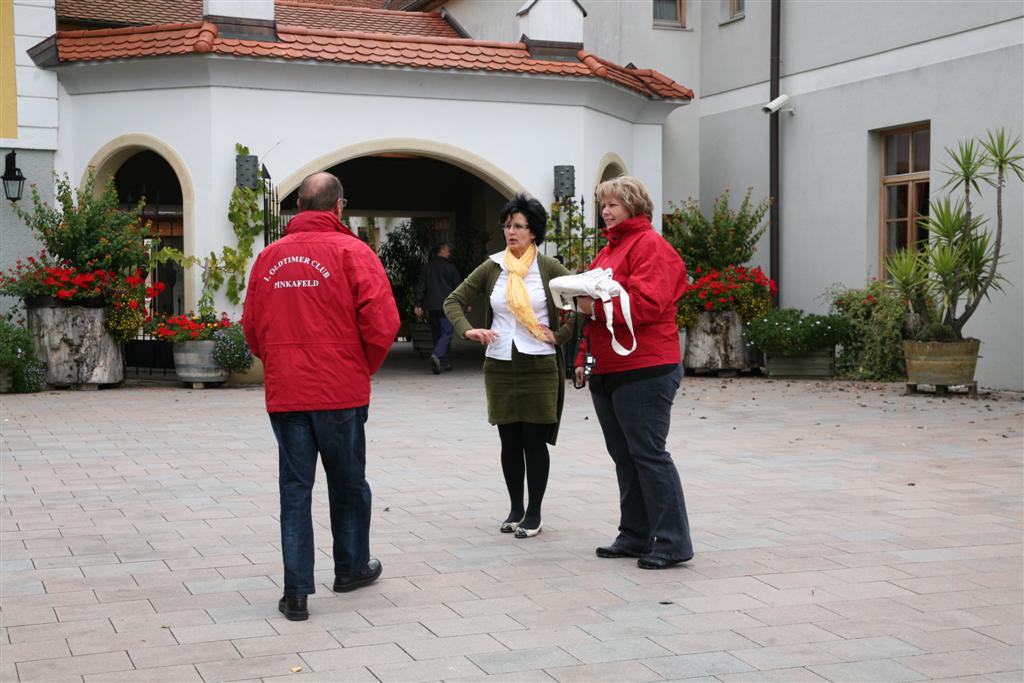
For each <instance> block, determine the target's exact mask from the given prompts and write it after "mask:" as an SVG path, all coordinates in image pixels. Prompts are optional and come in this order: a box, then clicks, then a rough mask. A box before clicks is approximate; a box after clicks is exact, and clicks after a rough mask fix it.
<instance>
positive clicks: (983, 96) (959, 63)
mask: <svg viewBox="0 0 1024 683" xmlns="http://www.w3.org/2000/svg"><path fill="white" fill-rule="evenodd" d="M1022 81H1024V46H1020V45H1018V46H1016V47H1013V48H1006V49H1002V50H995V51H991V52H985V53H981V54H976V55H973V56H970V57H966V58H963V59H958V60H954V61H948V62H942V63H939V64H935V65H933V66H929V67H924V68H918V69H912V70H908V71H903V72H898V73H893V74H889V75H885V76H881V77H878V78H871V79H867V80H862V81H858V82H855V83H851V84H847V85H842V86H837V87H833V88H828V89H824V90H819V91H815V92H811V93H805V94H802V95H799V96H797V97H795V98H794V103H795V106H796V115H795V116H792V117H790V116H789V115H788V114H784V115H782V121H781V138H782V152H781V154H782V181H781V182H782V197H781V204H780V206H781V225H782V259H781V269H782V285H781V291H782V305H783V306H787V307H797V308H803V309H805V310H811V311H816V310H822V309H823V308H824V307H825V305H826V302H825V301H824V300H823V299H822V298H821V295H822V293H823V292H824V291H825V289H827V288H828V287H829V286H830V285H831V284H833V283H836V282H840V283H843V284H846V285H850V286H859V285H861V284H863V283H864V282H865V281H866V280H868V279H869V278H873V277H876V276H877V275H878V274H879V264H878V261H879V256H878V235H879V230H880V227H879V217H878V203H879V163H878V156H879V142H878V140H879V137H878V132H877V131H878V130H879V129H884V128H891V127H895V126H899V125H904V124H909V123H914V122H918V121H929V122H930V124H931V135H932V137H931V156H932V162H931V168H932V178H933V182H932V188H933V189H932V192H933V197H934V196H935V194H936V193H937V192H938V190H937V188H938V187H939V186H940V185H941V184H942V182H944V179H945V178H944V176H942V174H941V172H940V169H941V164H942V163H943V162H945V161H946V157H945V152H944V151H943V149H944V148H945V147H952V146H955V144H956V142H957V140H959V139H962V138H965V137H969V136H977V135H982V134H984V132H985V131H986V129H994V128H999V127H1005V128H1007V129H1009V130H1010V131H1012V133H1014V134H1020V133H1022V132H1024V131H1022V122H1021V112H1022V111H1024V93H1022V90H1021V87H1020V84H1021V82H1022ZM953 89H955V94H956V96H955V97H951V96H950V93H951V91H952V90H953ZM767 118H768V117H766V116H764V115H762V114H761V113H760V111H759V110H758V106H757V105H753V106H750V107H746V108H743V109H738V110H733V111H728V112H724V113H721V114H718V115H714V116H706V117H704V118H703V119H702V121H701V135H702V137H701V148H702V152H701V176H702V179H703V191H702V201H703V202H705V203H706V202H708V201H710V198H711V197H713V196H714V195H715V194H717V193H718V191H719V188H721V187H722V186H724V185H731V186H732V187H733V188H734V190H741V189H742V188H743V187H746V186H747V185H753V186H754V188H755V197H760V196H764V195H765V194H767V187H768V147H767V144H768V143H767V139H768V124H767ZM994 194H995V193H994V191H993V190H991V189H984V190H983V196H982V197H981V198H980V199H978V201H977V202H976V204H975V211H976V212H981V213H983V214H984V215H986V216H989V217H990V223H989V226H990V227H991V228H994V221H995V202H994ZM1003 211H1004V217H1005V218H1004V221H1005V222H1004V238H1003V239H1004V248H1005V253H1006V263H1005V264H1004V265H1003V267H1002V269H1001V272H1002V273H1003V275H1004V276H1005V277H1006V279H1007V284H1006V286H1005V292H1003V293H996V294H993V296H992V300H991V301H990V302H983V303H982V305H981V307H980V308H979V309H978V311H977V313H976V314H975V315H974V317H973V318H972V319H971V322H970V324H969V325H968V327H967V329H966V332H967V333H968V334H971V335H973V336H976V337H978V338H979V339H981V340H982V342H983V346H982V356H983V357H982V359H981V360H980V361H979V365H978V374H977V378H978V381H979V382H980V383H981V384H983V385H985V386H991V387H1000V388H1011V389H1021V388H1024V358H1022V354H1021V344H1022V339H1024V294H1022V293H1024V269H1022V262H1024V220H1022V216H1024V188H1022V186H1021V183H1020V182H1018V181H1016V180H1014V181H1013V182H1011V183H1010V185H1009V187H1008V190H1007V192H1006V195H1005V197H1004V206H1003ZM760 246H761V249H760V252H759V254H758V261H759V262H761V263H764V262H766V261H767V258H768V244H767V236H766V237H765V239H764V240H763V241H762V244H761V245H760Z"/></svg>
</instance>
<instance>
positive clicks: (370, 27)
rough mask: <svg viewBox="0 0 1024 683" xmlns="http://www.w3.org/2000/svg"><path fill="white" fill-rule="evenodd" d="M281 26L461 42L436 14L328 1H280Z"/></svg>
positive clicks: (278, 8) (278, 9) (279, 16)
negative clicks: (369, 7)
mask: <svg viewBox="0 0 1024 683" xmlns="http://www.w3.org/2000/svg"><path fill="white" fill-rule="evenodd" d="M276 7H277V23H278V24H285V25H288V26H303V27H305V28H312V29H330V30H333V31H364V32H367V33H388V34H391V35H414V36H438V37H441V38H458V37H459V34H458V33H457V32H456V31H455V29H454V28H452V25H451V24H449V23H448V22H447V21H446V20H445V19H444V17H442V16H441V15H440V14H438V13H436V12H396V11H391V10H384V9H366V8H357V7H342V6H338V5H336V4H332V3H329V2H324V0H277V5H276Z"/></svg>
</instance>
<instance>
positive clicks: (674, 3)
mask: <svg viewBox="0 0 1024 683" xmlns="http://www.w3.org/2000/svg"><path fill="white" fill-rule="evenodd" d="M654 23H655V25H661V26H676V27H683V28H685V27H686V0H654Z"/></svg>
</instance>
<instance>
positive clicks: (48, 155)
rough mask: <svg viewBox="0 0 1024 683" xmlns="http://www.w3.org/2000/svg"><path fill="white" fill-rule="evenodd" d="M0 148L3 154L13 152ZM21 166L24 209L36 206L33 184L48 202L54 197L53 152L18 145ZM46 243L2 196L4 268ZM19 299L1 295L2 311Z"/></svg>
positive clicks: (0, 262) (1, 261)
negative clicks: (33, 203) (23, 184)
mask: <svg viewBox="0 0 1024 683" xmlns="http://www.w3.org/2000/svg"><path fill="white" fill-rule="evenodd" d="M10 151H11V150H10V149H6V148H5V149H0V158H2V156H3V155H6V154H7V153H8V152H10ZM15 151H16V152H17V153H18V156H17V164H18V168H20V169H21V172H22V173H23V174H24V175H25V191H24V193H23V194H22V198H21V201H19V202H18V206H19V208H21V209H22V210H23V211H31V209H32V191H31V187H30V186H31V185H32V184H36V185H37V186H38V188H39V194H40V197H41V198H42V199H43V200H44V201H47V202H52V201H53V181H52V178H53V152H48V151H37V150H31V149H16V150H15ZM41 248H42V245H40V243H39V242H38V241H37V240H36V239H35V237H34V236H33V234H32V232H31V231H30V230H29V229H28V227H27V226H26V225H25V224H24V223H23V222H22V221H21V219H20V218H18V216H17V214H15V212H14V209H13V208H12V206H11V202H9V201H7V199H6V198H5V197H2V196H0V270H5V271H6V270H7V269H9V268H13V267H14V265H15V262H16V261H17V260H18V259H24V258H25V257H26V256H32V255H36V254H38V252H39V250H40V249H41ZM15 303H17V300H16V299H12V298H10V297H6V296H0V314H3V313H6V312H7V310H8V309H10V307H11V306H12V305H13V304H15Z"/></svg>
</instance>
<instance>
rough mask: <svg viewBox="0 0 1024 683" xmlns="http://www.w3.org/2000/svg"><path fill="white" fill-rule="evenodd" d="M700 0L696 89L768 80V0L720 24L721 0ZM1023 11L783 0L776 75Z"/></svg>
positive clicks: (1013, 6)
mask: <svg viewBox="0 0 1024 683" xmlns="http://www.w3.org/2000/svg"><path fill="white" fill-rule="evenodd" d="M691 4H692V3H691ZM700 4H701V6H702V9H703V13H702V16H701V20H700V28H701V31H702V33H703V35H702V36H701V84H702V90H701V94H703V95H705V96H708V95H713V94H716V93H720V92H724V91H728V90H732V89H735V88H741V87H744V86H748V85H752V84H755V83H760V82H762V81H767V80H768V76H769V57H770V54H769V51H770V47H771V42H770V41H771V36H770V29H771V3H770V2H768V0H747V3H746V10H745V12H744V14H745V16H744V18H742V19H740V20H738V21H734V22H729V23H724V24H722V23H720V16H721V15H720V12H719V5H720V0H704V1H703V2H701V3H700ZM1022 11H1024V10H1022V3H1020V2H1014V1H1008V0H970V1H966V0H961V1H953V0H950V1H946V0H938V1H935V0H933V1H928V2H926V1H923V0H916V1H914V2H894V0H828V1H827V2H821V1H814V2H809V1H807V0H782V17H781V37H782V47H781V58H782V65H781V69H782V75H783V76H786V75H791V74H796V73H801V72H803V71H807V70H809V69H815V68H820V67H822V66H827V65H830V64H838V63H840V62H844V61H847V60H849V59H855V58H857V57H862V56H864V55H871V54H876V53H879V52H884V51H886V50H891V49H893V48H897V47H901V46H905V45H913V44H915V43H919V42H922V41H925V40H930V39H933V38H936V37H938V36H946V35H952V34H956V33H959V32H961V31H965V30H968V29H972V28H977V27H979V26H987V25H989V24H994V23H997V22H1000V21H1005V20H1007V19H1011V18H1014V17H1019V16H1021V14H1022Z"/></svg>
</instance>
